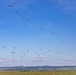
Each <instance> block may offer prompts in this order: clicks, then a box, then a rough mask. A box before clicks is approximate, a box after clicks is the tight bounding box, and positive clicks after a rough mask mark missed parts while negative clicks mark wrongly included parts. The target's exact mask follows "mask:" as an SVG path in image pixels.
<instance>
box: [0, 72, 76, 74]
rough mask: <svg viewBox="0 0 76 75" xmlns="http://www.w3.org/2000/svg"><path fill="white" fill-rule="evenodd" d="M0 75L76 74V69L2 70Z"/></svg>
mask: <svg viewBox="0 0 76 75" xmlns="http://www.w3.org/2000/svg"><path fill="white" fill-rule="evenodd" d="M0 75H76V71H39V72H34V71H32V72H31V71H29V72H17V71H1V72H0Z"/></svg>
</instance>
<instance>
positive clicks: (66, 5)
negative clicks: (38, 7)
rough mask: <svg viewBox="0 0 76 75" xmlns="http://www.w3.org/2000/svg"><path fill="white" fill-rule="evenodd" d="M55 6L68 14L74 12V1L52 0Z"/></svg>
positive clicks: (75, 10) (75, 8)
mask: <svg viewBox="0 0 76 75" xmlns="http://www.w3.org/2000/svg"><path fill="white" fill-rule="evenodd" d="M54 1H55V2H56V3H57V6H58V7H60V8H62V9H63V10H64V11H66V12H68V13H72V12H76V0H54Z"/></svg>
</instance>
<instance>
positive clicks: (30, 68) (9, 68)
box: [0, 66, 76, 71]
mask: <svg viewBox="0 0 76 75" xmlns="http://www.w3.org/2000/svg"><path fill="white" fill-rule="evenodd" d="M45 70H48V71H50V70H76V66H30V67H24V66H16V67H0V71H45Z"/></svg>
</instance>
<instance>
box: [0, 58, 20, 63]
mask: <svg viewBox="0 0 76 75" xmlns="http://www.w3.org/2000/svg"><path fill="white" fill-rule="evenodd" d="M20 60H21V59H13V58H0V63H12V62H13V63H14V62H18V61H20Z"/></svg>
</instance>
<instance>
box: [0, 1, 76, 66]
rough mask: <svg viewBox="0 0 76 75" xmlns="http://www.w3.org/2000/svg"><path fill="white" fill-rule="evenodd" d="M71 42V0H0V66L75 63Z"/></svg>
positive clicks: (74, 24)
mask: <svg viewBox="0 0 76 75" xmlns="http://www.w3.org/2000/svg"><path fill="white" fill-rule="evenodd" d="M11 5H12V7H10V6H11ZM75 45H76V1H75V0H1V1H0V66H42V65H51V66H53V65H54V66H55V65H56V66H58V65H59V66H61V65H62V66H63V65H76V60H75V58H76V46H75Z"/></svg>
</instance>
